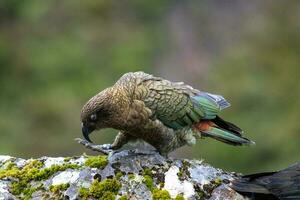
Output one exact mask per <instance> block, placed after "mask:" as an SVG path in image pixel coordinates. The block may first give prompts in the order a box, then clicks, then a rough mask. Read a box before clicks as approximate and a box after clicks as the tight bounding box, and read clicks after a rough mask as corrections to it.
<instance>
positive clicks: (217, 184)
mask: <svg viewBox="0 0 300 200" xmlns="http://www.w3.org/2000/svg"><path fill="white" fill-rule="evenodd" d="M213 184H214V186H215V187H218V186H220V185H221V184H222V179H220V178H216V179H215V180H214V181H213Z"/></svg>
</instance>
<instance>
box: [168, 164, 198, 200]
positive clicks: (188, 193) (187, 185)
mask: <svg viewBox="0 0 300 200" xmlns="http://www.w3.org/2000/svg"><path fill="white" fill-rule="evenodd" d="M178 172H179V168H178V167H177V166H171V167H170V168H169V170H168V171H167V172H166V173H165V185H164V189H166V190H168V192H169V193H170V195H171V197H172V198H175V197H176V196H177V195H178V194H183V195H184V198H185V199H188V198H190V197H192V196H193V195H195V190H194V187H193V184H192V183H191V182H189V181H187V180H184V181H180V180H179V177H178V175H177V173H178Z"/></svg>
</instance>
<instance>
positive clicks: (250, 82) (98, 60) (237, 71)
mask: <svg viewBox="0 0 300 200" xmlns="http://www.w3.org/2000/svg"><path fill="white" fill-rule="evenodd" d="M299 13H300V2H299V1H284V0H276V1H263V2H262V1H258V0H256V1H251V2H250V3H248V2H246V1H234V0H232V1H226V2H224V1H220V0H219V1H217V0H214V1H208V0H206V1H201V2H200V1H182V2H180V1H138V0H133V1H102V0H100V1H92V0H86V1H79V0H74V1H58V0H54V1H38V0H28V1H17V0H2V1H1V2H0V66H1V67H0V88H1V94H0V128H1V134H0V154H10V155H14V156H25V157H37V156H42V155H53V156H58V155H61V156H64V155H66V156H67V155H73V154H81V153H82V152H83V151H86V150H85V149H83V148H82V147H81V146H79V145H77V144H76V143H75V142H74V140H73V139H74V138H75V137H80V136H81V131H80V120H79V116H80V110H81V107H82V106H83V104H84V103H85V102H86V101H87V100H88V99H89V98H90V97H91V96H93V95H94V94H96V93H97V92H99V91H100V90H102V89H104V88H105V87H108V86H110V85H111V84H113V83H114V82H115V81H116V80H117V79H118V78H119V77H120V76H121V75H122V74H123V73H125V72H128V71H137V70H143V71H146V72H148V73H154V74H155V75H159V76H163V77H165V78H168V79H171V80H177V81H180V80H184V81H185V82H187V83H189V84H191V85H193V86H195V87H197V88H199V89H201V90H205V91H210V92H214V93H219V94H222V95H223V96H225V97H226V98H227V99H228V100H229V101H230V102H231V104H232V107H231V108H230V109H227V110H226V111H224V112H223V114H222V116H224V117H226V119H229V120H230V121H233V122H235V123H236V124H239V125H240V126H241V127H242V128H243V129H244V130H245V134H246V135H247V137H249V138H251V139H252V140H254V141H256V143H257V145H256V146H255V147H250V148H248V147H231V146H228V145H224V144H221V143H220V142H216V141H213V140H210V139H205V140H201V141H199V142H198V144H197V145H196V146H194V147H192V148H190V147H185V148H181V149H179V150H177V151H176V152H175V153H174V154H173V156H180V157H193V158H197V159H200V158H204V159H205V160H206V161H207V162H209V163H211V164H213V165H216V166H218V167H221V168H225V169H227V170H234V171H241V172H254V171H263V170H275V169H279V168H282V167H285V166H288V165H290V164H292V163H295V162H299V161H300V154H299V146H300V127H299V125H298V116H299V112H300V109H299V108H300V101H299V99H300V84H299V83H298V77H299V74H300V68H299V63H300V62H299V61H300V57H299V55H300V37H299V35H300V24H299V20H300V14H299ZM115 132H116V131H113V130H105V131H102V132H101V133H98V134H94V135H92V137H93V139H94V141H97V142H98V143H107V142H111V141H112V139H113V137H114V135H115ZM89 153H90V152H89Z"/></svg>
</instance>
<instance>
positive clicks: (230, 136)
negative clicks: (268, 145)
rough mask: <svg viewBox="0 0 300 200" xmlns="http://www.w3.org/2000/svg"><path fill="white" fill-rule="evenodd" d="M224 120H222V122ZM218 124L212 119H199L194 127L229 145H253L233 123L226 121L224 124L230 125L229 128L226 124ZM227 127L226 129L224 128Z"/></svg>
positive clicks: (203, 133)
mask: <svg viewBox="0 0 300 200" xmlns="http://www.w3.org/2000/svg"><path fill="white" fill-rule="evenodd" d="M224 122H226V121H224V120H223V121H222V123H224ZM219 125H220V123H219V124H216V123H214V122H213V121H209V120H207V121H201V122H200V123H198V124H197V125H196V129H197V130H199V131H200V132H201V133H202V135H203V136H206V137H211V138H214V139H216V140H219V141H221V142H224V143H227V144H231V145H235V146H237V145H253V144H255V143H254V142H253V141H251V140H249V139H247V138H245V137H243V136H242V134H241V133H242V130H241V129H240V128H238V127H237V126H235V125H233V124H231V123H230V124H229V123H228V122H226V125H227V126H228V125H231V126H230V127H231V128H228V127H226V126H219ZM225 128H227V129H225Z"/></svg>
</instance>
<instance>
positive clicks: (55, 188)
mask: <svg viewBox="0 0 300 200" xmlns="http://www.w3.org/2000/svg"><path fill="white" fill-rule="evenodd" d="M69 187H70V184H69V183H65V184H59V185H51V186H50V188H49V190H50V191H51V192H53V193H60V192H61V191H65V190H67V189H68V188H69Z"/></svg>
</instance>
